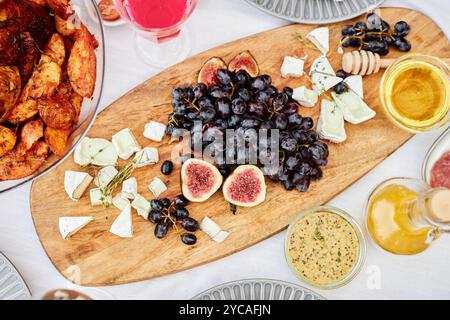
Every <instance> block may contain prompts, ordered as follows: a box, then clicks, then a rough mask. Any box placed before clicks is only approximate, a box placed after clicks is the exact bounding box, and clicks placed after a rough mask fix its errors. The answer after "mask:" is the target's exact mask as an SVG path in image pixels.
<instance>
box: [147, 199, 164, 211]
mask: <svg viewBox="0 0 450 320" xmlns="http://www.w3.org/2000/svg"><path fill="white" fill-rule="evenodd" d="M150 207H151V208H152V209H153V210H156V211H162V210H163V209H164V206H163V204H162V202H161V200H158V199H153V200H151V201H150Z"/></svg>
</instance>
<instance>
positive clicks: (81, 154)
mask: <svg viewBox="0 0 450 320" xmlns="http://www.w3.org/2000/svg"><path fill="white" fill-rule="evenodd" d="M90 142H91V139H89V138H88V137H84V138H83V139H82V140H81V141H80V143H79V144H78V145H77V147H76V148H75V151H74V153H73V158H74V161H75V163H76V164H78V165H80V166H82V167H84V166H87V165H89V164H90V163H91V155H90V154H89V143H90Z"/></svg>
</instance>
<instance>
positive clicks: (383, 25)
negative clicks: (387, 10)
mask: <svg viewBox="0 0 450 320" xmlns="http://www.w3.org/2000/svg"><path fill="white" fill-rule="evenodd" d="M390 28H391V26H390V25H389V23H388V22H387V21H385V20H381V31H383V32H387V31H389V29H390Z"/></svg>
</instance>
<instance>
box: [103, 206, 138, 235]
mask: <svg viewBox="0 0 450 320" xmlns="http://www.w3.org/2000/svg"><path fill="white" fill-rule="evenodd" d="M109 231H110V232H111V233H113V234H115V235H116V236H119V237H121V238H131V237H132V236H133V221H132V217H131V206H130V205H129V204H128V205H127V206H125V208H124V209H123V210H122V212H121V213H120V214H119V216H118V217H117V218H116V220H114V222H113V224H112V225H111V229H109Z"/></svg>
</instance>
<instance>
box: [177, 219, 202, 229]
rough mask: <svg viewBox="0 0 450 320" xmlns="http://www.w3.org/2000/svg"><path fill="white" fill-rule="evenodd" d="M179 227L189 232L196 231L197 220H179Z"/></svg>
mask: <svg viewBox="0 0 450 320" xmlns="http://www.w3.org/2000/svg"><path fill="white" fill-rule="evenodd" d="M181 226H182V227H183V228H184V229H185V230H187V231H190V232H194V231H197V230H198V229H199V228H200V226H199V224H198V222H197V220H195V219H193V218H190V217H186V218H183V219H182V220H181Z"/></svg>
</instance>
